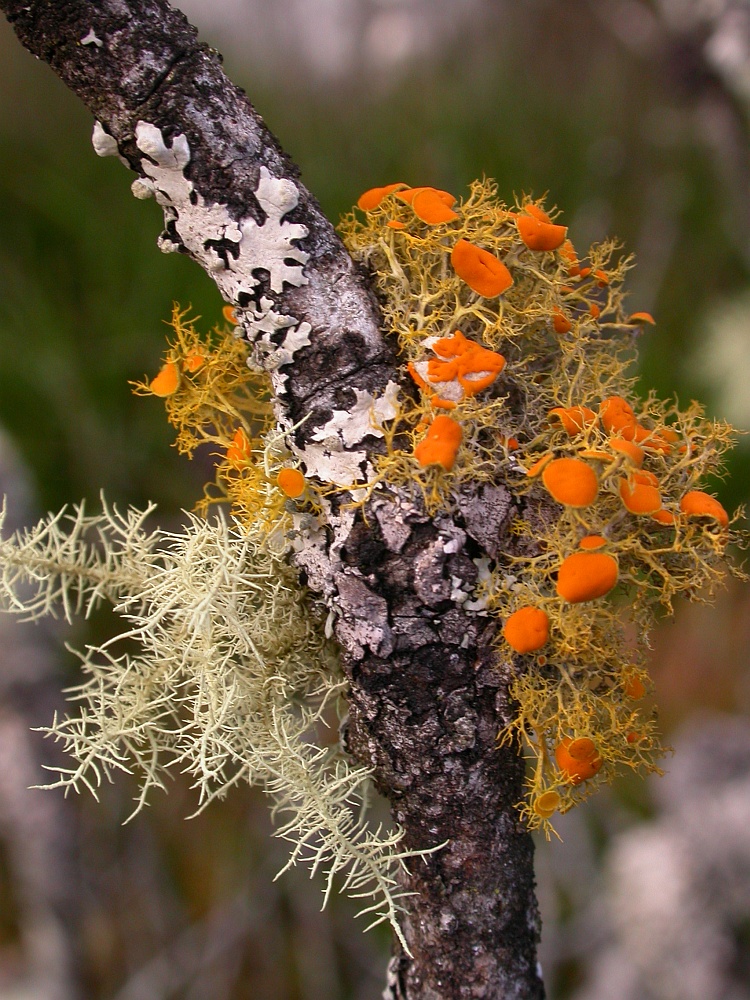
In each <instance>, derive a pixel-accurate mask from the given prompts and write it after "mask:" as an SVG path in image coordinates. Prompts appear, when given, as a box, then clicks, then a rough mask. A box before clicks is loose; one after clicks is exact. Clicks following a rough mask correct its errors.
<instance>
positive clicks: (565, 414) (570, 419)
mask: <svg viewBox="0 0 750 1000" xmlns="http://www.w3.org/2000/svg"><path fill="white" fill-rule="evenodd" d="M549 415H550V416H551V417H554V418H555V419H556V420H559V421H560V423H561V424H562V425H563V427H564V428H565V430H566V431H567V432H568V434H570V435H571V437H572V436H573V435H575V434H579V433H580V432H581V431H582V430H584V428H586V427H589V426H590V425H591V424H594V423H596V414H595V413H594V411H593V410H590V409H589V408H588V406H555V407H554V408H553V409H551V410H550V411H549Z"/></svg>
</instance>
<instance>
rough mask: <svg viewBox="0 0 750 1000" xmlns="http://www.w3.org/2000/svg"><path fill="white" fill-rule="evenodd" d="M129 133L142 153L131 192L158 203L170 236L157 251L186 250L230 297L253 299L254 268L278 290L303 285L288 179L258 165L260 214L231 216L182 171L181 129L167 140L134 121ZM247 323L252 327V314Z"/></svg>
mask: <svg viewBox="0 0 750 1000" xmlns="http://www.w3.org/2000/svg"><path fill="white" fill-rule="evenodd" d="M135 139H136V145H137V146H138V149H140V151H141V152H142V153H144V154H145V157H144V159H142V160H141V168H142V170H143V172H144V174H145V175H146V177H145V178H141V179H139V180H138V181H136V182H135V188H134V194H136V196H137V197H148V196H149V195H150V194H153V195H154V197H155V198H156V201H157V202H158V203H159V204H160V205H161V206H162V207H163V209H164V217H165V221H166V223H167V228H168V230H171V231H173V232H174V233H175V234H176V237H177V239H171V238H170V237H169V236H167V235H165V236H163V237H162V238H161V240H160V246H161V249H162V250H165V251H171V250H178V249H183V248H184V249H185V250H187V252H188V253H189V254H190V255H191V256H192V257H194V258H195V260H197V261H198V263H199V264H201V266H203V267H204V268H205V269H206V270H207V271H208V272H209V273H210V274H211V275H212V276H213V278H214V280H215V281H216V284H217V285H218V287H219V289H220V290H221V292H222V294H223V296H224V298H225V299H227V301H229V302H236V301H237V300H238V296H239V295H241V294H243V293H244V294H246V295H250V296H253V297H256V293H257V290H258V288H259V287H260V285H261V278H260V277H258V276H256V274H255V273H254V272H255V271H257V270H263V271H266V272H268V284H269V287H270V289H271V291H273V292H276V293H279V292H281V291H283V288H284V284H285V283H287V284H289V285H293V286H300V285H304V284H306V283H307V278H306V277H305V275H304V274H303V266H304V264H306V263H307V260H308V256H309V255H308V254H307V253H306V252H305V251H304V250H300V249H299V247H297V246H295V245H294V244H295V241H296V240H300V239H303V238H304V237H305V236H307V234H308V230H307V227H306V226H303V225H299V224H297V223H291V222H284V221H283V219H284V216H285V215H286V214H287V213H288V212H290V211H291V210H292V209H293V208H294V207H295V206H296V205H297V203H298V200H299V193H298V190H297V187H296V185H295V184H294V183H293V182H292V181H290V180H287V179H286V178H278V177H272V176H271V174H270V172H269V171H268V169H267V168H266V167H261V168H260V181H259V183H258V187H257V189H256V192H255V196H256V198H257V200H258V204H259V205H260V207H261V209H262V210H263V212H264V213H265V216H266V218H265V220H264V221H263V222H262V223H260V224H259V223H257V222H256V221H255V219H253V218H252V217H250V216H248V217H247V218H245V219H240V220H239V221H237V220H235V219H233V218H232V216H231V215H230V214H229V212H228V210H227V208H226V206H225V205H219V204H209V203H207V202H206V201H205V199H204V198H203V197H201V195H200V194H199V193H198V192H197V191H196V190H195V186H194V184H193V182H192V181H191V180H189V179H188V178H187V177H186V176H185V168H186V167H187V165H188V163H189V162H190V147H189V145H188V141H187V139H186V138H185V136H184V135H176V136H175V137H174V138H173V140H172V143H171V145H169V146H168V145H167V144H166V142H165V141H164V137H163V135H162V132H161V129H159V128H157V127H156V126H155V125H151V124H149V123H148V122H143V121H141V122H139V123H138V125H137V127H136V130H135ZM217 244H218V246H217ZM249 327H250V331H252V329H253V323H252V320H251V321H250V323H249Z"/></svg>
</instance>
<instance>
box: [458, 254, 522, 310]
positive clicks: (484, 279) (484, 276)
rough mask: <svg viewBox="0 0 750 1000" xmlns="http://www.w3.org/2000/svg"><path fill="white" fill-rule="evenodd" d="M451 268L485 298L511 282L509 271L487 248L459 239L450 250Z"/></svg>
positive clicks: (500, 292)
mask: <svg viewBox="0 0 750 1000" xmlns="http://www.w3.org/2000/svg"><path fill="white" fill-rule="evenodd" d="M451 264H452V265H453V270H454V271H455V272H456V274H457V275H458V276H459V278H461V280H462V281H465V282H466V284H467V285H468V286H469V288H471V289H472V291H475V292H476V293H477V294H478V295H483V296H484V297H485V298H494V297H495V296H496V295H501V294H502V293H503V292H504V291H506V289H508V288H510V286H511V285H512V284H513V278H512V277H511V274H510V271H509V270H508V268H507V267H506V266H505V264H503V262H502V261H501V260H499V259H498V258H497V257H495V255H494V254H491V253H490V252H489V251H488V250H483V249H482V248H481V247H478V246H476V245H475V244H474V243H470V242H469V241H468V240H459V241H458V243H456V245H455V246H454V247H453V250H452V251H451Z"/></svg>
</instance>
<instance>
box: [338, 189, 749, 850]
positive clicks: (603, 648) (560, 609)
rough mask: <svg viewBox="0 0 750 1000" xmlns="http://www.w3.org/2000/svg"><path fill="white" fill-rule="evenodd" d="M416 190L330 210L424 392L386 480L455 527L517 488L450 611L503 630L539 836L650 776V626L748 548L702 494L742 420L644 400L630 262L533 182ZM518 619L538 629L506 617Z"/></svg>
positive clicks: (407, 417)
mask: <svg viewBox="0 0 750 1000" xmlns="http://www.w3.org/2000/svg"><path fill="white" fill-rule="evenodd" d="M422 190H426V189H407V188H406V186H405V185H386V186H383V187H381V188H376V189H373V190H372V191H370V192H367V193H366V194H365V195H364V196H363V197H362V198H361V199H360V201H359V203H358V208H359V210H360V211H359V213H358V212H356V211H355V212H354V213H352V214H350V215H348V216H347V217H346V218H345V219H344V220H343V221H342V225H341V231H342V235H343V237H344V240H345V242H346V244H347V247H348V248H349V250H350V252H351V253H352V255H353V256H354V258H355V260H357V261H358V262H359V263H360V264H362V265H363V266H365V267H367V268H369V270H370V272H371V274H372V277H373V281H374V283H375V286H376V288H377V290H378V292H379V293H380V295H381V298H382V302H383V322H384V326H385V328H386V329H389V330H392V331H393V332H394V334H395V335H396V337H397V338H398V344H399V348H400V352H401V360H402V370H403V374H404V379H405V381H409V380H411V382H412V383H413V386H414V392H415V401H414V402H413V403H412V404H409V403H407V402H406V401H405V400H402V406H401V408H400V410H399V413H398V416H397V417H396V419H395V420H394V421H393V424H392V425H391V427H390V432H389V433H387V434H386V438H385V442H386V446H387V447H386V453H385V454H384V455H383V456H382V458H381V459H380V460H379V462H378V465H377V481H378V483H379V484H380V485H381V486H382V487H383V488H385V489H387V488H388V487H390V488H391V489H394V490H400V491H407V492H408V491H412V493H414V492H415V491H416V493H417V495H421V497H422V500H423V502H424V503H425V504H426V505H427V508H428V509H429V510H431V511H433V512H437V511H440V510H444V511H446V512H449V513H451V514H453V515H454V516H457V517H458V518H459V521H460V519H461V517H462V510H461V507H462V503H461V498H462V496H463V495H464V493H465V491H466V490H467V488H474V489H476V486H477V484H487V487H489V484H503V485H504V486H505V487H506V488H507V489H508V490H509V492H510V494H511V495H512V496H513V497H514V498H515V507H514V510H515V514H514V517H513V521H512V524H511V533H510V534H511V537H510V541H507V540H506V544H505V545H504V547H497V546H492V547H491V546H486V548H485V550H486V551H487V552H489V553H490V554H491V556H492V558H491V559H489V558H488V559H485V560H484V561H483V563H482V565H483V567H484V572H483V573H482V575H481V579H480V583H479V585H478V587H477V591H476V593H475V594H474V595H473V597H472V599H471V600H466V599H464V600H463V602H462V607H463V608H464V609H465V610H471V609H476V610H477V611H478V612H480V611H481V612H485V613H486V612H489V613H491V614H493V615H495V616H497V617H498V619H499V620H500V622H501V623H502V624H503V628H504V633H505V638H503V637H502V636H503V632H502V631H501V632H500V636H501V638H500V640H499V642H500V645H499V648H498V656H499V657H501V658H503V659H507V658H508V657H509V656H510V657H512V658H513V663H514V667H515V671H516V679H515V680H514V681H513V683H512V685H511V694H512V696H513V698H514V699H515V702H516V704H517V714H516V717H515V719H514V720H513V721H512V722H511V723H510V725H508V726H505V727H503V729H502V730H501V732H500V733H499V739H500V740H501V741H503V742H507V741H516V742H517V743H518V744H519V745H520V746H521V747H522V748H523V750H524V752H525V753H526V754H527V756H528V757H529V762H530V766H529V772H528V795H527V797H526V799H525V800H524V802H522V803H519V807H520V810H521V815H522V816H523V818H524V819H525V820H526V821H527V823H528V825H529V826H530V827H531V828H534V827H538V826H541V827H543V828H544V829H545V831H546V832H547V833H548V834H549V832H550V831H551V829H552V826H551V819H552V817H553V816H554V814H555V813H558V812H564V811H566V810H567V809H569V808H571V806H573V805H575V804H576V803H577V802H580V801H581V800H582V799H584V798H585V797H586V796H587V795H589V794H590V793H591V792H592V791H593V790H594V789H595V788H596V787H598V786H599V785H601V784H602V783H603V782H606V781H610V780H612V778H613V777H614V776H615V774H616V773H618V771H620V770H622V769H623V768H626V767H628V768H633V769H635V770H641V771H653V770H658V765H657V763H656V762H657V760H658V758H659V757H660V755H661V754H662V752H663V749H662V747H661V745H660V742H659V738H658V734H657V727H656V722H655V710H654V708H653V704H652V701H651V698H650V693H651V690H652V685H651V682H650V680H649V678H648V675H647V672H646V668H645V659H646V649H647V642H648V634H649V631H650V630H651V628H652V627H653V624H654V620H655V615H656V612H657V609H658V608H659V607H660V606H661V607H663V608H664V609H665V610H666V611H668V612H669V611H671V610H672V602H673V599H674V598H675V597H676V596H678V595H685V596H687V597H688V598H689V599H699V600H705V599H709V598H710V597H711V596H712V594H713V592H714V591H715V589H716V587H717V586H718V585H719V584H720V583H721V581H722V579H723V577H724V574H725V571H726V569H727V565H729V567H730V569H732V570H733V571H734V572H738V573H739V572H740V571H739V570H737V569H736V567H733V565H732V563H731V560H730V561H729V563H728V562H727V559H726V553H727V547H728V546H731V545H735V544H737V543H740V544H742V543H744V536H743V534H742V533H741V532H740V531H739V530H738V528H737V524H738V521H739V519H740V512H738V513H737V514H735V515H734V516H733V517H730V516H729V515H728V514H727V512H726V511H725V510H724V508H723V507H722V506H721V504H720V503H719V501H718V500H716V498H714V497H712V496H710V495H708V494H706V492H705V489H702V488H700V487H702V486H703V484H705V482H706V480H707V478H709V477H715V476H716V475H720V474H721V472H722V468H723V459H724V456H725V454H726V452H727V451H728V449H729V448H730V447H731V446H732V443H733V440H734V432H733V430H732V428H731V427H729V425H728V424H726V423H724V422H722V421H711V420H708V419H706V417H705V415H704V412H703V410H702V408H701V407H700V406H699V405H698V404H697V403H693V404H691V405H690V406H689V407H687V408H686V409H681V408H680V407H679V406H678V405H677V404H675V403H670V402H662V401H660V400H658V399H657V398H656V397H655V395H653V394H650V395H649V396H647V397H646V398H645V399H639V398H638V397H637V395H636V393H635V380H634V378H633V376H632V375H631V374H630V366H631V363H632V361H633V357H634V346H635V342H636V338H637V336H638V333H639V330H640V327H641V326H642V325H643V324H649V325H652V324H653V322H654V321H653V318H652V317H651V315H650V314H648V313H646V312H642V311H638V312H633V313H628V312H626V310H625V306H624V300H625V293H624V290H623V279H624V277H625V275H626V272H627V271H628V269H629V268H630V266H631V264H632V261H631V259H630V258H628V257H622V256H621V255H620V254H619V247H618V246H617V244H616V243H614V242H613V241H607V242H605V243H603V244H599V245H596V246H593V247H591V248H590V250H589V252H588V255H587V259H586V260H584V259H583V258H579V256H578V253H577V251H576V250H575V248H574V246H573V244H572V243H571V241H570V240H569V239H568V232H567V228H566V227H565V226H563V225H561V224H560V223H559V221H557V218H556V217H557V215H558V213H557V212H556V211H555V210H550V211H547V210H545V209H544V207H543V205H542V204H541V202H538V201H534V200H532V199H530V198H528V197H525V198H523V199H521V200H520V201H518V202H517V203H516V204H515V205H512V206H507V205H505V204H503V203H502V202H501V201H500V200H499V199H498V198H497V194H496V188H495V185H494V184H493V183H492V182H491V181H486V180H485V181H477V182H476V183H474V184H473V185H472V187H471V192H470V195H469V197H468V198H467V199H466V200H465V201H463V202H458V203H457V202H456V200H455V199H452V198H451V196H450V195H448V196H446V197H445V198H444V199H443V201H444V204H445V205H447V206H448V207H449V208H450V210H451V212H450V215H448V214H447V213H442V214H440V213H438V214H436V215H435V216H431V217H430V218H425V217H424V213H422V214H420V213H419V212H418V211H416V210H415V207H414V202H415V201H416V196H415V195H414V194H413V191H422ZM443 194H444V195H445V193H444V192H443ZM438 215H439V218H438ZM467 345H468V347H467ZM466 356H468V357H469V358H473V359H476V360H475V361H472V362H471V363H470V365H469V366H467V365H466V363H464V364H463V365H462V364H461V363H460V361H461V358H462V357H466ZM482 359H485V360H484V361H483V360H482ZM492 359H502V363H501V362H500V360H496V361H494V362H492V363H491V361H492ZM470 370H473V371H474V372H476V373H477V374H476V375H474V378H476V379H478V381H477V382H476V383H475V384H474V385H473V386H472V385H471V383H470V382H467V379H468V378H469V377H470V376H469V375H468V374H467V373H468V371H470ZM446 410H447V411H448V412H449V414H450V416H449V417H447V416H445V415H444V414H445V412H446ZM448 420H450V429H451V430H452V428H453V427H454V426H455V427H456V428H457V429H456V432H455V434H451V435H448V429H449V425H448V424H447V423H445V422H446V421H448ZM444 424H445V434H444V435H443V436H442V437H441V435H440V434H439V433H437V431H439V430H441V429H442V428H443V425H444ZM449 436H450V438H451V446H450V448H448V437H449ZM740 575H741V574H740ZM455 596H456V598H457V597H458V593H456V595H455ZM524 616H530V617H531V616H533V620H534V629H530V628H529V627H528V626H525V627H524V628H523V629H519V628H518V627H517V626H518V623H519V622H521V621H522V620H523V618H524ZM628 622H630V623H631V624H632V625H634V626H635V627H634V628H631V629H630V631H631V632H632V633H633V634H635V635H636V636H637V637H638V640H637V642H636V643H635V644H634V643H633V642H632V640H626V631H627V628H626V626H627V625H628ZM542 625H543V626H544V627H542ZM647 695H648V697H646V696H647ZM581 740H586V741H589V743H590V744H591V746H592V747H593V748H594V749H593V751H592V754H591V757H590V760H591V761H595V762H596V766H595V767H594V766H589V763H590V762H589V763H587V764H586V766H583V765H581V769H580V770H579V771H578V772H576V773H575V774H573V770H572V768H571V767H568V769H567V770H566V769H565V768H563V767H561V765H560V760H561V759H563V758H564V750H565V748H567V747H568V746H569V745H573V746H574V747H580V746H582V745H584V744H582V743H580V742H576V741H581ZM585 745H586V746H588V745H589V744H588V743H586V744H585ZM561 748H562V749H561ZM583 774H585V777H582V776H581V775H583Z"/></svg>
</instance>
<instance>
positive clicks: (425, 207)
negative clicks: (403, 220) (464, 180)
mask: <svg viewBox="0 0 750 1000" xmlns="http://www.w3.org/2000/svg"><path fill="white" fill-rule="evenodd" d="M446 194H447V192H446V191H436V190H435V188H423V189H422V190H421V191H418V192H417V193H416V194H415V195H414V198H413V199H412V203H411V207H412V208H413V209H414V214H415V215H416V216H417V218H418V219H421V220H422V222H426V223H428V224H429V225H431V226H435V225H438V224H439V223H441V222H452V221H453V220H454V219H457V218H459V215H458V212H454V211H453V209H452V208H451V207H450V206H451V205H453V204H455V201H456V199H455V198H454V197H453V195H448V199H450V201H447V200H446V198H445V195H446Z"/></svg>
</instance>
